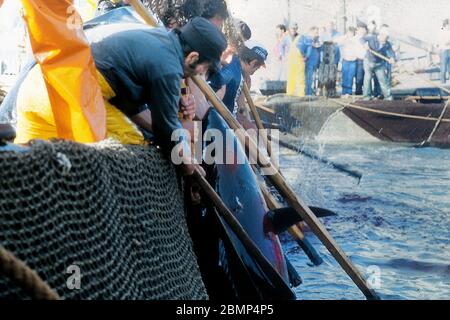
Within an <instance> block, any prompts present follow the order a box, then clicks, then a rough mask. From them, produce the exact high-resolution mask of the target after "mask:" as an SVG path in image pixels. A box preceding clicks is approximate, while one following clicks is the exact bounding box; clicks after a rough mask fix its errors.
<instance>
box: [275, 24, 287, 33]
mask: <svg viewBox="0 0 450 320" xmlns="http://www.w3.org/2000/svg"><path fill="white" fill-rule="evenodd" d="M277 29H280V30H282V31H283V32H286V31H287V29H286V26H285V25H284V24H279V25H277Z"/></svg>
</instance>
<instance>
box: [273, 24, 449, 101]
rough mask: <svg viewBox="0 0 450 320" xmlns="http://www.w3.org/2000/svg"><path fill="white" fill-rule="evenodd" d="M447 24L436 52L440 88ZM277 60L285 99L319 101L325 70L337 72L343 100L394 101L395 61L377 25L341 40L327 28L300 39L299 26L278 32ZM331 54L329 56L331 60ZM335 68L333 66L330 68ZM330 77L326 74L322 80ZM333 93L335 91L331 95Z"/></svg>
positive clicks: (355, 29) (354, 29)
mask: <svg viewBox="0 0 450 320" xmlns="http://www.w3.org/2000/svg"><path fill="white" fill-rule="evenodd" d="M449 30H450V23H449V20H448V19H447V20H445V21H444V22H443V26H442V32H441V42H440V44H439V46H438V48H437V49H438V51H439V52H440V61H441V68H440V69H441V76H440V78H441V82H442V83H443V84H445V83H446V81H447V79H448V77H447V73H448V72H449V71H450V31H449ZM276 35H277V44H276V47H275V50H274V52H275V56H276V58H277V60H278V61H279V62H280V63H281V67H280V71H279V73H278V77H277V80H280V81H285V80H287V82H288V83H287V94H289V95H296V96H314V95H320V94H322V92H321V91H320V90H319V89H321V83H320V82H321V80H320V79H322V78H323V77H324V75H323V74H321V73H323V72H324V70H327V71H328V70H330V68H328V69H326V68H321V66H325V65H326V64H329V65H331V67H332V68H331V69H332V70H334V72H336V75H335V77H336V78H337V71H338V70H341V82H340V84H341V88H342V91H341V92H342V95H343V96H350V95H357V96H363V99H364V100H372V99H379V98H382V99H385V100H392V93H391V87H392V68H393V65H394V64H395V62H396V61H397V58H398V55H397V54H396V51H395V50H394V49H393V45H392V43H391V41H390V28H389V26H388V25H386V24H382V25H377V23H376V22H375V21H370V22H368V23H364V22H362V21H358V22H357V25H356V26H350V27H348V28H347V31H346V33H345V34H341V33H340V32H338V31H337V30H336V27H335V24H334V23H333V22H329V23H328V24H327V25H326V26H325V27H324V28H319V27H317V26H313V27H311V28H309V29H308V30H307V31H306V32H305V33H303V34H300V33H299V26H298V24H297V23H294V24H293V25H292V26H291V28H290V29H289V30H288V28H287V27H286V26H285V25H278V26H277V27H276ZM330 54H331V55H330ZM330 57H331V58H330ZM333 64H334V66H333ZM327 76H329V74H326V75H325V77H327ZM334 92H336V91H334Z"/></svg>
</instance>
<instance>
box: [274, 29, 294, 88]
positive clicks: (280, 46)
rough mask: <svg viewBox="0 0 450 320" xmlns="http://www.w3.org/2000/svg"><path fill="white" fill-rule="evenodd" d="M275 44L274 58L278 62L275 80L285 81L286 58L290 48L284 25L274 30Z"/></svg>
mask: <svg viewBox="0 0 450 320" xmlns="http://www.w3.org/2000/svg"><path fill="white" fill-rule="evenodd" d="M276 36H277V44H276V45H275V50H274V51H275V58H276V59H277V60H276V61H277V62H278V65H279V66H278V68H279V69H278V75H277V80H279V81H286V79H287V63H286V62H287V58H288V55H289V49H290V47H291V36H290V35H289V33H288V32H287V28H286V26H285V25H284V24H280V25H278V26H277V28H276Z"/></svg>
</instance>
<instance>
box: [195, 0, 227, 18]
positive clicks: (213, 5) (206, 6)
mask: <svg viewBox="0 0 450 320" xmlns="http://www.w3.org/2000/svg"><path fill="white" fill-rule="evenodd" d="M202 7H203V12H202V14H201V16H202V17H203V18H205V19H212V18H214V17H216V16H217V17H220V18H221V19H223V20H226V19H228V17H229V14H228V7H227V3H226V1H225V0H203V6H202Z"/></svg>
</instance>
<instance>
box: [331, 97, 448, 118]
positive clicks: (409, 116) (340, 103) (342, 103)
mask: <svg viewBox="0 0 450 320" xmlns="http://www.w3.org/2000/svg"><path fill="white" fill-rule="evenodd" d="M329 100H331V101H333V102H335V103H337V104H339V105H341V106H344V107H345V108H353V109H357V110H362V111H367V112H372V113H377V114H383V115H387V116H394V117H399V118H407V119H416V120H426V121H439V118H434V117H423V116H415V115H412V114H403V113H396V112H388V111H382V110H375V109H372V108H366V107H361V106H357V105H354V104H352V103H346V102H341V101H339V100H337V99H329ZM440 122H448V123H450V119H441V121H440Z"/></svg>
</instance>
